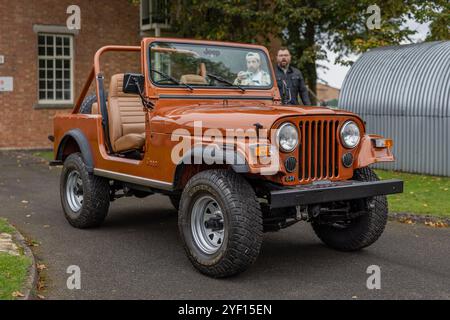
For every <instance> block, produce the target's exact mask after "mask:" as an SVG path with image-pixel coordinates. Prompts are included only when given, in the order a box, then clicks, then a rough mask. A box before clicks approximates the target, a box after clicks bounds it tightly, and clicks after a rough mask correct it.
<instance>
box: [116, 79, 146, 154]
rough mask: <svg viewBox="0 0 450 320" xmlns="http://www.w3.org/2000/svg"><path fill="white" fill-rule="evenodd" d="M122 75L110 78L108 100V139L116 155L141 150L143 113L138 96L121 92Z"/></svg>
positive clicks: (143, 137)
mask: <svg viewBox="0 0 450 320" xmlns="http://www.w3.org/2000/svg"><path fill="white" fill-rule="evenodd" d="M123 76H124V74H123V73H120V74H115V75H113V76H112V77H111V83H110V86H109V99H108V120H109V138H110V141H111V147H112V149H113V151H114V152H116V153H124V152H127V151H133V150H142V148H143V147H144V145H145V112H144V107H143V106H142V102H141V99H140V97H139V96H136V95H134V94H127V93H124V92H123Z"/></svg>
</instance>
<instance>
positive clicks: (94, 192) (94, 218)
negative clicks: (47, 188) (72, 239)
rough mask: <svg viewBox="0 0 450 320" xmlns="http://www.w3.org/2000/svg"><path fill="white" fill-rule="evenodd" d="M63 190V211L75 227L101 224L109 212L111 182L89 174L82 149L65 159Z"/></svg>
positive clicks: (61, 186) (89, 226)
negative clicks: (81, 153)
mask: <svg viewBox="0 0 450 320" xmlns="http://www.w3.org/2000/svg"><path fill="white" fill-rule="evenodd" d="M60 194H61V204H62V207H63V210H64V215H65V217H66V219H67V221H69V223H70V224H71V225H72V226H74V227H76V228H80V229H83V228H92V227H98V226H100V225H101V223H102V222H103V221H104V220H105V218H106V215H107V214H108V209H109V202H110V198H109V194H110V186H109V182H108V180H106V179H104V178H101V177H97V176H94V175H93V174H90V173H89V172H88V171H87V169H86V165H85V164H84V161H83V158H82V156H81V155H80V154H79V153H74V154H71V155H70V156H68V157H67V159H66V160H65V161H64V167H63V170H62V173H61V183H60Z"/></svg>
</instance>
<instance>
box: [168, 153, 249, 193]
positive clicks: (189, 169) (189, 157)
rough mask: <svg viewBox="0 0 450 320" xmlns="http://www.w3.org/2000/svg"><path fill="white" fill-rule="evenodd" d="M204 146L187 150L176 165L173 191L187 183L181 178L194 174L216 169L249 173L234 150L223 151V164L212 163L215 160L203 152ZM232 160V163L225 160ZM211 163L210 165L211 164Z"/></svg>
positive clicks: (242, 158)
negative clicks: (198, 160) (198, 157)
mask: <svg viewBox="0 0 450 320" xmlns="http://www.w3.org/2000/svg"><path fill="white" fill-rule="evenodd" d="M205 148H206V146H195V147H194V148H192V149H191V150H189V151H188V152H187V153H186V154H185V155H184V156H183V158H182V159H181V161H180V162H179V163H178V164H177V166H176V168H175V174H174V179H173V189H174V190H176V189H180V188H181V187H182V186H183V185H184V184H185V183H186V182H187V181H184V180H185V179H183V177H184V176H185V175H187V176H188V177H192V176H193V175H194V174H196V173H198V172H201V171H204V170H210V169H216V168H231V169H232V170H233V171H234V172H236V173H249V172H250V168H249V165H248V163H247V160H246V159H245V157H244V156H243V155H242V154H241V153H239V152H237V151H236V150H223V163H214V160H216V158H215V157H214V155H213V156H211V155H210V154H208V152H206V153H205V152H204V150H205ZM199 155H200V156H201V158H200V159H201V162H200V163H196V161H195V159H196V157H197V156H199ZM229 159H234V161H233V163H231V164H230V163H227V160H229ZM211 163H212V164H211Z"/></svg>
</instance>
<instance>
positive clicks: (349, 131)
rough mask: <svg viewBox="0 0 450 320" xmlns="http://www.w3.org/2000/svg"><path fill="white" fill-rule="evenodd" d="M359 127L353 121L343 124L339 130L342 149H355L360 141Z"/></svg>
mask: <svg viewBox="0 0 450 320" xmlns="http://www.w3.org/2000/svg"><path fill="white" fill-rule="evenodd" d="M360 138H361V137H360V132H359V127H358V125H357V124H356V123H354V122H353V121H347V122H346V123H344V125H343V126H342V129H341V141H342V144H343V145H344V147H346V148H349V149H352V148H354V147H356V146H357V145H358V143H359V139H360Z"/></svg>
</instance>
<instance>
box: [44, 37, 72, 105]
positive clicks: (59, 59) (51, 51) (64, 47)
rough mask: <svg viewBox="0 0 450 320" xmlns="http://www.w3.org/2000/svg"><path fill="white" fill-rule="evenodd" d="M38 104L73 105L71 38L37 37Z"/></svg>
mask: <svg viewBox="0 0 450 320" xmlns="http://www.w3.org/2000/svg"><path fill="white" fill-rule="evenodd" d="M38 66H39V81H38V86H39V104H54V103H68V104H71V103H73V37H72V36H71V35H61V34H39V35H38Z"/></svg>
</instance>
